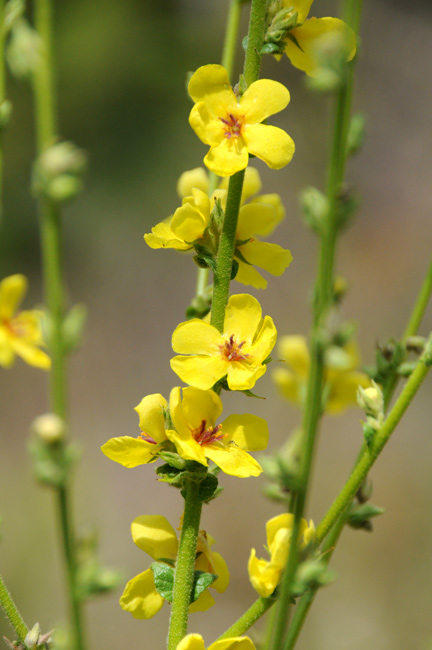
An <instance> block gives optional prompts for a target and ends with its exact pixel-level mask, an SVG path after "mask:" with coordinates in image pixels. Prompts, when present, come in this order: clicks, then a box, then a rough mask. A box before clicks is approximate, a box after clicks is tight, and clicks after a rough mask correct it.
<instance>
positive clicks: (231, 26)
mask: <svg viewBox="0 0 432 650" xmlns="http://www.w3.org/2000/svg"><path fill="white" fill-rule="evenodd" d="M242 4H243V0H231V2H230V6H229V10H228V18H227V24H226V28H225V41H224V45H223V50H222V62H221V63H222V66H223V67H224V68H225V70H226V71H227V72H228V79H230V78H231V76H232V71H233V67H234V57H235V50H236V45H237V36H238V28H239V23H240V16H241V7H242Z"/></svg>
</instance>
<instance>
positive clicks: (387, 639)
mask: <svg viewBox="0 0 432 650" xmlns="http://www.w3.org/2000/svg"><path fill="white" fill-rule="evenodd" d="M227 7H228V0H206V2H201V1H200V0H164V1H163V2H161V1H160V0H146V1H145V2H142V1H138V0H122V2H118V1H117V0H92V2H87V1H86V0H75V1H74V2H61V1H60V0H59V1H58V2H56V3H55V9H56V11H55V24H56V28H55V49H56V53H57V88H58V110H59V115H60V125H61V128H60V135H61V137H62V138H65V139H67V140H72V141H74V142H75V143H76V144H78V145H79V146H80V147H82V148H83V149H85V150H86V151H87V153H88V156H89V169H88V173H87V175H86V188H85V191H84V193H83V194H82V195H81V196H80V197H79V199H78V200H77V201H75V202H74V203H73V204H71V205H70V206H68V207H67V209H66V210H65V213H64V245H65V258H64V270H65V278H66V283H67V289H68V294H69V300H70V304H71V305H72V304H74V303H77V302H83V303H85V304H86V305H87V306H88V312H89V321H88V328H87V332H86V337H85V345H84V347H83V349H82V350H81V351H80V352H79V353H77V354H76V355H75V356H74V357H73V358H72V359H71V362H70V373H71V377H70V386H69V387H70V417H71V428H72V435H73V439H74V440H76V441H77V442H78V443H79V444H80V446H81V448H82V460H81V462H80V463H79V464H78V466H77V468H76V471H75V491H74V507H75V512H76V521H77V528H78V531H80V530H81V531H82V530H84V529H86V527H88V526H90V527H95V528H96V529H97V530H98V532H99V535H100V543H101V551H100V552H101V558H102V560H103V562H104V563H106V564H109V565H111V566H115V567H118V568H120V569H121V570H122V571H123V573H124V583H126V581H127V580H129V579H130V578H131V577H133V576H134V575H136V574H137V573H139V572H141V571H143V570H144V569H146V568H147V567H148V566H149V564H150V562H151V560H150V558H148V557H147V556H146V555H145V554H143V553H142V551H140V550H139V549H138V548H137V547H135V545H134V544H133V542H132V539H131V536H130V524H131V522H132V520H133V519H134V518H135V517H136V516H138V515H142V514H164V515H165V516H166V517H167V518H168V519H169V521H170V522H171V523H172V525H173V526H174V527H177V525H178V521H179V517H180V514H181V508H182V499H181V497H180V494H179V493H178V492H177V491H176V490H174V489H172V488H169V487H168V486H166V485H164V484H160V483H157V481H156V479H155V474H154V466H153V467H145V466H144V467H141V468H136V469H134V470H126V469H124V468H122V467H120V466H119V465H117V464H115V463H112V462H110V461H109V460H108V459H107V458H105V456H103V455H102V453H101V452H100V446H101V445H102V444H103V443H104V442H105V441H106V440H107V439H108V438H110V437H112V436H115V435H132V436H134V435H137V434H138V419H137V415H136V413H135V412H134V410H133V408H134V406H136V405H137V404H138V403H139V401H140V400H141V398H142V397H143V396H145V395H147V394H149V393H154V392H161V393H162V394H164V395H165V396H168V394H169V391H170V389H171V388H172V386H174V385H177V384H178V379H177V378H176V376H175V375H174V374H173V373H172V371H171V370H170V367H169V359H170V357H171V356H172V352H171V347H170V339H171V334H172V332H173V330H174V328H175V327H176V325H177V324H178V323H179V322H180V321H182V320H183V319H184V311H185V308H186V306H187V305H188V304H189V302H190V299H191V298H192V297H193V294H194V289H195V278H196V272H195V267H194V265H193V264H192V263H191V260H190V258H189V257H188V256H187V255H184V256H183V255H180V254H178V253H175V252H174V251H153V250H150V249H149V248H148V247H147V246H146V245H145V243H144V241H143V234H144V233H145V232H149V231H150V229H151V227H152V226H153V225H155V224H156V223H157V222H159V221H161V220H162V219H164V218H165V217H166V216H168V215H169V214H171V213H172V212H173V211H174V209H175V208H176V207H177V206H178V205H179V199H178V197H177V196H176V181H177V178H178V177H179V175H180V174H181V173H182V172H183V171H184V170H186V169H191V168H193V167H196V166H198V165H200V164H201V161H202V158H203V156H204V155H205V153H206V150H207V147H205V146H204V145H202V144H201V143H200V141H199V140H198V138H197V137H196V136H195V134H194V133H193V132H192V130H191V129H190V127H189V126H188V123H187V117H188V113H189V110H190V108H191V104H190V100H189V99H188V97H187V94H186V92H185V79H186V73H187V72H188V71H193V70H195V69H196V68H197V67H199V66H200V65H204V64H206V63H217V62H219V61H220V57H221V47H222V42H223V33H224V24H225V19H226V13H227ZM244 12H245V15H244V16H243V22H242V27H241V30H240V34H241V36H243V35H245V34H246V30H247V15H246V14H247V7H245V9H244ZM337 12H338V5H337V4H336V3H333V2H330V1H329V2H327V1H324V0H319V1H318V0H317V2H316V3H315V4H314V7H313V10H312V14H311V15H317V16H326V15H337ZM359 49H360V57H359V61H358V66H357V68H358V78H357V82H356V92H355V100H354V108H355V110H361V111H364V112H365V113H366V116H367V141H366V144H365V146H364V148H363V150H362V151H361V152H360V154H359V155H358V156H357V157H356V158H354V159H352V161H351V162H350V163H349V166H348V174H347V178H348V180H349V182H350V183H352V184H353V185H354V187H355V188H356V189H357V190H358V192H360V194H361V197H362V205H361V208H360V210H359V213H358V217H357V219H356V220H355V222H354V223H353V225H352V226H351V227H350V229H349V230H348V231H347V232H346V234H345V236H344V237H343V239H342V242H341V245H340V248H339V253H338V259H337V271H338V272H339V273H340V274H342V275H343V276H344V277H345V278H347V280H348V282H349V284H350V291H349V293H348V295H347V297H346V300H345V303H344V311H345V315H346V317H347V318H349V319H354V320H355V321H357V322H358V323H359V328H358V338H359V343H360V348H361V351H362V357H363V360H364V361H365V362H366V363H371V362H373V360H374V356H375V346H376V344H377V342H380V341H381V342H383V341H385V340H386V339H387V338H388V337H389V336H394V337H398V336H400V335H401V333H402V331H403V329H404V326H405V323H406V321H407V317H408V314H409V312H410V309H411V306H412V305H413V302H414V299H415V296H416V294H417V292H418V289H419V287H420V284H421V282H422V280H423V278H424V275H425V272H426V269H427V267H428V264H429V258H430V252H431V238H432V226H431V198H430V193H431V168H432V166H431V162H430V161H431V159H432V140H431V99H432V97H431V95H432V86H431V84H430V78H431V74H432V63H431V62H432V8H431V5H430V3H428V2H426V1H425V0H424V1H420V0H416V1H414V0H412V1H411V2H409V3H407V2H403V1H402V0H388V1H386V0H379V1H377V2H374V3H372V2H371V3H368V2H366V3H365V6H364V17H363V21H362V39H361V43H360V48H359ZM242 62H243V55H242V52H241V49H240V48H239V49H238V53H237V60H236V75H237V74H238V73H239V72H240V71H241V67H242ZM262 76H264V77H269V78H275V79H278V80H280V81H282V82H283V83H284V84H286V85H287V86H288V88H289V89H290V91H291V97H292V99H291V103H290V105H289V107H288V108H287V109H286V110H285V111H284V112H283V113H282V114H280V115H278V116H276V117H275V118H274V119H272V123H273V124H278V125H279V126H281V127H283V128H285V129H286V130H287V131H288V133H289V134H290V135H291V136H292V138H293V139H294V141H295V143H296V154H295V156H294V159H293V161H292V163H291V164H290V165H289V167H287V168H286V169H284V170H281V171H279V172H272V171H271V170H269V169H267V168H266V167H265V166H264V164H262V163H261V162H260V161H256V160H255V161H254V166H256V167H257V168H258V169H259V171H260V173H261V176H262V179H263V182H264V191H266V192H273V191H277V192H279V193H280V194H281V196H282V199H283V202H284V204H285V206H286V210H287V217H286V220H285V222H284V223H283V224H282V225H281V226H280V227H279V230H278V232H277V239H275V240H274V241H277V242H278V243H279V244H281V245H283V246H284V247H287V248H290V250H291V252H292V254H293V257H294V262H293V263H292V265H291V267H290V268H289V270H288V271H287V272H286V274H285V275H284V276H283V277H281V278H276V279H271V281H270V283H269V287H268V289H266V290H265V291H253V290H252V291H251V293H254V295H256V296H257V297H258V298H259V300H260V302H261V304H262V306H263V311H264V313H268V314H271V315H272V316H273V318H274V320H275V323H276V325H277V327H278V330H279V332H280V333H281V334H284V333H286V334H288V333H291V334H295V333H301V332H307V331H308V329H309V325H310V311H309V298H310V292H311V286H312V283H313V278H314V274H315V255H316V240H315V237H314V236H313V234H312V233H311V232H310V231H308V230H306V228H305V227H304V226H303V224H302V222H301V219H300V211H299V208H298V194H299V191H300V190H301V189H302V188H304V187H305V186H307V185H316V186H317V187H319V188H323V185H324V182H325V164H326V156H327V151H328V140H329V137H328V136H329V128H328V127H329V119H328V118H329V109H330V108H331V101H330V99H329V98H328V97H326V96H322V95H317V94H312V93H310V92H309V91H307V90H306V89H305V85H304V75H303V73H301V72H300V71H298V70H296V69H294V68H292V67H291V66H290V64H289V62H288V60H287V59H286V58H284V59H282V61H281V62H280V63H277V62H276V61H274V60H273V59H271V58H269V57H267V58H266V60H265V61H264V62H263V70H262ZM8 96H9V97H10V99H11V100H12V103H13V118H12V123H11V125H10V127H9V128H8V129H7V131H6V133H5V137H4V149H5V196H4V211H3V217H2V224H1V230H0V234H1V236H0V277H4V276H6V275H10V274H12V273H17V272H20V273H25V274H26V275H27V276H28V277H29V280H30V291H29V295H28V297H27V299H26V303H25V307H26V308H29V307H32V306H34V305H35V304H37V303H40V302H41V301H42V292H41V280H40V250H39V241H38V226H37V210H36V207H35V204H34V201H33V199H32V196H31V193H30V191H29V185H30V175H31V164H32V160H33V158H34V151H35V145H34V125H33V115H32V95H31V89H30V87H29V85H28V84H27V83H25V82H23V81H17V80H14V79H13V78H10V79H9V81H8ZM243 290H244V287H243V285H240V284H237V283H233V286H232V291H233V292H242V291H243ZM247 290H249V289H247ZM431 315H432V311H431V310H430V309H429V311H428V313H427V315H426V317H425V320H424V323H423V325H422V328H421V332H420V333H421V334H423V335H426V334H427V333H428V331H429V330H430V329H431V320H432V319H431ZM431 386H432V383H431V380H430V378H429V380H428V381H427V382H426V384H425V385H424V386H423V387H422V389H421V392H420V394H419V396H418V398H417V399H416V403H415V406H414V408H412V409H411V410H410V411H409V412H408V413H407V415H406V416H405V418H404V420H403V422H402V424H401V425H400V427H399V429H398V430H397V432H396V433H395V435H394V439H392V441H391V444H390V445H389V447H388V448H387V449H386V450H385V452H384V453H383V455H382V457H381V458H380V459H379V461H378V463H377V464H376V466H375V468H374V470H373V472H372V475H371V476H372V480H373V483H374V495H373V501H374V503H376V504H377V505H380V506H384V507H385V509H386V513H385V515H384V516H382V517H380V518H378V519H377V520H376V522H375V523H374V531H373V533H372V534H368V533H364V532H359V531H353V530H351V529H349V530H346V532H345V534H344V536H343V538H342V540H341V542H340V547H339V548H338V550H337V552H336V554H335V557H334V560H333V562H332V565H333V568H334V569H335V571H336V573H337V580H336V581H335V583H334V584H332V585H331V586H330V587H328V588H326V589H325V590H323V591H322V592H321V593H320V595H319V596H318V598H317V601H316V603H315V605H314V608H313V610H312V613H311V615H310V617H309V620H308V623H307V626H306V628H305V630H304V632H303V634H302V636H301V639H300V641H299V643H298V648H299V650H360V649H363V648H364V647H369V648H371V649H372V648H373V650H407V649H408V648H409V649H410V650H427V649H428V648H431V647H432V624H431V619H430V602H431V599H432V544H431V535H432V517H431V516H430V513H431V508H432V489H431V488H432V472H431V471H430V466H431V460H430V459H431V457H432V456H431V455H432V436H431V433H432V430H431V420H432V418H431V410H430V392H431ZM0 391H1V392H0V394H1V408H0V437H1V456H0V459H1V460H0V462H1V466H0V467H1V468H0V514H1V516H2V529H1V534H2V539H1V545H0V571H1V573H2V574H3V576H4V578H5V580H6V582H7V584H8V587H9V588H10V590H11V591H12V594H13V596H14V599H15V600H16V602H17V604H18V606H19V608H20V610H21V612H22V614H23V616H24V618H25V620H26V622H27V624H28V625H31V624H33V623H34V622H35V621H39V622H40V624H41V626H42V628H43V630H47V629H51V628H53V627H56V626H58V625H61V624H62V623H63V621H64V620H65V616H66V605H65V601H64V597H63V568H62V565H61V557H60V552H59V549H58V546H57V542H56V529H55V525H54V524H53V517H52V515H53V508H54V502H53V497H52V495H51V494H50V492H49V491H48V490H45V489H42V488H40V487H38V486H36V485H35V483H34V480H33V477H32V470H31V464H30V460H29V457H28V453H27V438H28V430H29V426H30V424H31V422H32V420H33V419H34V417H35V416H37V415H39V414H41V413H43V412H45V411H46V410H47V408H48V406H47V397H46V394H47V377H46V375H45V374H44V373H43V372H41V371H39V370H36V369H33V368H29V367H27V366H25V365H24V363H22V362H21V361H18V362H17V363H16V366H15V367H14V368H13V369H11V370H9V371H5V370H1V369H0ZM258 392H259V394H260V395H264V396H265V397H266V398H267V399H266V401H261V400H260V401H254V400H249V399H248V398H246V397H244V396H242V395H236V396H234V397H235V399H234V398H233V397H232V396H231V397H230V399H229V400H227V407H226V412H227V414H228V413H229V412H248V411H249V412H252V413H256V414H259V415H261V416H263V417H266V418H267V419H268V421H269V426H270V432H271V442H270V447H269V448H270V449H271V450H276V449H277V448H278V447H279V446H280V445H281V444H282V443H283V441H284V440H285V439H286V436H287V434H288V433H289V432H290V431H291V430H292V429H293V428H294V427H295V426H297V424H298V422H299V414H298V412H297V411H296V410H295V409H294V408H293V407H292V406H291V405H289V404H288V403H284V402H282V401H281V400H280V398H279V397H277V395H276V392H275V389H274V386H273V385H272V381H271V372H268V373H267V374H266V376H265V377H264V378H263V379H262V380H261V381H260V384H259V391H258ZM360 418H361V413H360V411H359V410H356V409H353V410H352V411H350V412H348V413H347V414H345V415H343V416H341V417H337V418H336V417H332V418H330V417H329V418H326V419H325V421H324V423H323V426H322V431H321V435H320V439H319V445H318V450H317V456H316V462H315V479H314V484H313V488H312V492H311V496H310V499H309V504H308V517H310V518H312V519H313V520H314V521H315V522H316V523H317V522H319V520H320V519H321V517H322V515H323V514H324V512H325V511H326V509H327V507H328V506H329V504H330V502H331V501H332V500H333V498H334V496H335V495H336V494H337V492H338V490H339V489H340V487H341V486H342V484H343V482H344V480H345V477H346V475H347V473H348V471H349V468H350V467H351V465H352V462H353V460H354V458H355V456H356V453H357V450H358V448H359V446H360V444H361V441H362V430H361V426H360V424H359V419H360ZM220 482H221V484H222V485H223V486H224V488H225V490H224V492H223V493H222V496H221V497H220V498H218V499H217V501H215V502H213V503H212V505H211V507H209V506H207V507H205V509H204V514H203V522H202V527H203V528H205V529H207V531H208V532H210V533H211V535H213V536H214V537H215V538H216V546H215V547H214V548H215V550H217V551H219V552H220V553H221V554H222V555H223V556H224V557H225V559H226V561H227V563H228V565H229V568H230V571H231V584H230V586H229V588H228V590H227V592H226V593H225V594H224V595H222V596H221V595H216V598H217V604H216V606H215V607H213V608H212V609H211V610H209V611H208V612H207V613H205V614H194V615H193V616H192V617H191V622H190V630H191V631H194V632H200V633H202V634H204V636H205V640H206V644H209V643H210V642H211V641H212V640H213V639H214V638H216V636H218V635H219V634H220V633H222V632H223V631H224V630H225V629H226V627H227V626H228V625H230V624H231V623H232V622H234V620H236V619H237V618H238V616H239V615H241V614H242V613H243V611H244V610H245V609H246V608H247V607H248V606H249V605H250V604H252V602H253V601H254V600H255V598H256V593H255V592H254V591H253V589H252V587H251V586H250V584H249V581H248V576H247V559H248V556H249V552H250V548H251V547H252V546H254V547H255V548H256V549H257V551H258V555H264V550H263V548H262V545H263V544H264V543H265V522H266V521H267V519H269V518H270V517H271V516H274V515H276V514H278V513H279V512H280V508H278V506H277V505H276V504H274V503H269V502H268V501H266V499H265V498H264V497H263V496H262V489H263V486H264V479H262V478H261V477H260V478H259V479H253V478H251V479H243V480H240V479H233V478H231V477H228V476H224V475H222V476H221V481H220ZM251 506H252V507H251ZM121 592H122V587H121V588H120V589H119V590H118V592H116V593H113V594H111V595H110V596H107V597H101V598H98V599H96V600H94V601H92V602H91V603H90V604H89V605H88V607H87V608H86V619H87V626H88V637H89V648H93V649H96V648H98V649H99V648H105V650H114V648H126V647H149V648H150V647H151V648H163V647H164V641H165V636H166V629H167V621H168V613H169V611H168V606H166V605H165V607H164V608H163V610H162V611H161V612H160V613H159V614H158V615H157V616H156V617H155V618H153V619H152V620H150V621H147V622H146V621H136V620H134V619H133V618H132V617H131V616H130V615H129V614H128V613H125V612H123V611H122V610H121V609H120V607H119V605H118V598H119V596H120V594H121ZM0 631H1V632H2V633H3V634H6V635H7V636H9V638H13V637H12V633H11V631H10V629H9V628H8V626H7V624H6V623H5V622H4V621H3V620H1V621H0Z"/></svg>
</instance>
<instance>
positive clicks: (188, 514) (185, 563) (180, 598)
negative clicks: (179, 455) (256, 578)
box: [167, 479, 202, 650]
mask: <svg viewBox="0 0 432 650" xmlns="http://www.w3.org/2000/svg"><path fill="white" fill-rule="evenodd" d="M199 488H200V484H199V483H198V482H195V481H193V480H192V479H189V480H187V482H186V484H185V488H184V490H185V506H184V516H183V525H182V531H181V536H180V544H179V550H178V555H177V561H176V568H175V575H174V590H173V603H172V610H171V618H170V625H169V632H168V646H167V647H168V650H175V648H177V645H178V644H179V643H180V641H181V640H182V639H183V637H184V636H185V635H186V634H187V625H188V617H189V605H190V597H191V592H192V587H193V580H194V569H195V559H196V549H197V541H198V532H199V524H200V519H201V510H202V501H201V500H200V499H199Z"/></svg>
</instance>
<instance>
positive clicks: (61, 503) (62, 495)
mask: <svg viewBox="0 0 432 650" xmlns="http://www.w3.org/2000/svg"><path fill="white" fill-rule="evenodd" d="M34 16H35V27H36V30H37V32H38V34H39V36H40V38H41V40H42V48H41V60H40V62H39V65H38V67H37V69H36V71H35V73H34V97H35V109H36V138H37V149H38V155H41V154H42V153H43V152H44V151H45V150H46V149H47V148H48V147H49V146H51V145H52V144H53V142H54V140H55V137H56V134H57V125H56V111H55V93H54V82H53V57H52V34H53V17H52V4H51V0H36V1H35V13H34ZM40 229H41V244H42V264H43V275H44V286H45V296H46V304H47V308H48V312H49V315H50V326H51V327H50V340H49V347H50V352H51V357H52V371H51V377H50V392H51V410H52V411H53V412H54V413H55V414H56V415H58V416H59V417H61V418H62V419H66V416H67V391H66V355H65V349H64V344H63V318H64V302H65V299H64V293H65V292H64V282H63V272H62V233H61V214H60V209H59V206H58V204H56V203H54V202H53V201H51V200H49V199H47V198H42V199H41V200H40ZM56 498H57V510H58V519H59V526H60V531H61V539H62V545H63V553H64V558H65V564H66V574H67V583H68V594H69V608H70V617H71V625H72V628H73V633H74V637H75V638H74V645H75V649H76V650H83V649H84V638H83V622H82V605H81V602H80V600H79V597H78V590H77V585H76V576H77V563H76V550H75V538H74V533H73V525H72V517H71V509H70V497H69V488H68V485H67V484H66V483H65V484H64V485H63V486H61V487H59V488H58V489H57V494H56Z"/></svg>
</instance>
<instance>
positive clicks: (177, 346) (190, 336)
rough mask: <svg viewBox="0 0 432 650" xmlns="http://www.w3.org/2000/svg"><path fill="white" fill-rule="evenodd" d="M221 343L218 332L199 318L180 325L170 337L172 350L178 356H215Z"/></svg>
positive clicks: (221, 339)
mask: <svg viewBox="0 0 432 650" xmlns="http://www.w3.org/2000/svg"><path fill="white" fill-rule="evenodd" d="M223 343H224V341H223V338H222V336H221V334H220V332H219V330H217V329H216V327H213V326H212V325H210V324H209V323H205V322H203V321H202V320H200V319H199V318H192V319H191V320H188V321H185V322H184V323H180V324H179V325H177V327H176V329H175V330H174V333H173V335H172V348H173V350H174V352H178V353H179V354H217V353H218V352H219V346H220V345H223Z"/></svg>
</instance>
